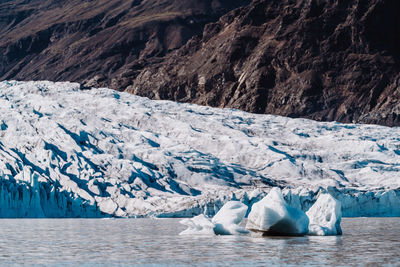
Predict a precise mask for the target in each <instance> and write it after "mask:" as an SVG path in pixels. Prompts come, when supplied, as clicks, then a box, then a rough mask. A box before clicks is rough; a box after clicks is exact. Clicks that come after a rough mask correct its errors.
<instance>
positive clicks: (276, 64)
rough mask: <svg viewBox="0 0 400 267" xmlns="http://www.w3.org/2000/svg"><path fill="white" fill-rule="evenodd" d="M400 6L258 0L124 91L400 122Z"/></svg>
mask: <svg viewBox="0 0 400 267" xmlns="http://www.w3.org/2000/svg"><path fill="white" fill-rule="evenodd" d="M398 10H400V2H399V1H396V0H371V1H363V0H346V1H341V0H256V1H253V2H252V3H251V4H249V5H248V6H246V7H242V8H238V9H236V10H234V11H231V12H230V13H228V14H226V15H225V16H223V17H222V18H221V19H220V20H219V21H218V22H216V23H212V24H208V25H207V26H206V27H205V29H204V32H203V35H202V36H201V37H195V38H193V39H191V40H190V41H189V42H188V43H187V44H186V45H185V46H184V47H182V48H181V49H179V50H178V51H175V52H173V53H171V54H169V55H167V56H166V57H165V58H164V59H163V60H162V61H160V62H158V63H154V64H151V65H148V66H146V67H145V68H144V69H142V70H141V71H140V74H139V75H138V76H137V77H136V79H135V80H134V82H133V84H132V85H130V86H129V87H128V88H127V91H129V92H132V93H135V94H139V95H143V96H148V97H150V98H155V99H172V100H176V101H182V102H194V103H198V104H202V105H211V106H217V107H233V108H238V109H243V110H245V111H249V112H256V113H272V114H279V115H284V116H291V117H306V118H312V119H316V120H337V121H341V122H361V123H377V124H383V125H389V126H393V125H397V126H399V125H400V16H398V15H397V12H398Z"/></svg>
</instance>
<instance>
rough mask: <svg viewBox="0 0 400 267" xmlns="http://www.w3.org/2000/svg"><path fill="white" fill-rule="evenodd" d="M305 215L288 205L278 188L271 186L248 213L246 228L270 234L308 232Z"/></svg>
mask: <svg viewBox="0 0 400 267" xmlns="http://www.w3.org/2000/svg"><path fill="white" fill-rule="evenodd" d="M308 224H309V220H308V217H307V215H306V214H305V213H304V212H303V211H301V210H299V209H296V208H293V207H290V206H289V205H288V204H287V203H286V201H285V199H284V198H283V196H282V193H281V190H280V189H279V188H273V189H271V191H270V192H269V193H268V195H267V196H266V197H264V198H263V199H262V200H261V201H259V202H257V203H255V204H254V205H253V207H252V208H251V212H250V213H249V216H248V220H247V224H246V228H247V229H249V230H251V231H256V232H262V233H265V234H272V235H303V234H307V232H308Z"/></svg>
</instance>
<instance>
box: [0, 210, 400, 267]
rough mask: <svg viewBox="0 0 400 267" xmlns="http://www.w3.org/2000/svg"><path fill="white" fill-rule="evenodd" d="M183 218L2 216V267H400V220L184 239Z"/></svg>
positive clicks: (345, 221) (356, 221)
mask: <svg viewBox="0 0 400 267" xmlns="http://www.w3.org/2000/svg"><path fill="white" fill-rule="evenodd" d="M179 220H180V219H2V220H0V223H1V227H0V237H1V239H0V240H1V241H0V265H1V266H43V265H45V266H276V265H285V266H304V265H307V266H326V265H335V266H360V265H364V266H365V265H369V266H382V265H388V266H399V265H400V218H344V219H343V221H342V229H343V236H330V237H314V236H303V237H258V238H254V237H250V236H211V237H210V236H179V235H178V234H179V232H181V231H182V230H184V229H185V228H186V227H185V226H183V225H180V224H179Z"/></svg>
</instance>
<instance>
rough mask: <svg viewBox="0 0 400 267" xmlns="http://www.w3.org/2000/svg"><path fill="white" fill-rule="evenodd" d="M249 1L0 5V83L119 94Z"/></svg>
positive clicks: (78, 0) (11, 1)
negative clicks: (74, 85) (76, 85)
mask: <svg viewBox="0 0 400 267" xmlns="http://www.w3.org/2000/svg"><path fill="white" fill-rule="evenodd" d="M249 2H250V1H249V0H190V1H182V0H146V1H143V0H68V1H66V0H31V1H24V0H8V1H1V2H0V79H1V80H4V79H18V80H42V79H46V80H53V81H59V80H67V81H77V82H81V83H85V84H86V85H87V86H96V87H99V86H108V87H111V88H114V89H123V88H125V87H126V86H128V85H129V84H131V83H132V79H134V78H135V76H136V74H137V70H138V69H141V68H142V67H143V66H145V65H147V64H148V61H149V59H151V58H156V57H162V56H164V55H165V54H166V53H168V52H169V51H172V50H174V49H177V48H179V47H181V46H182V45H184V44H185V43H186V42H187V41H188V40H189V39H190V38H191V37H192V36H194V35H198V34H201V33H202V31H203V28H204V25H205V24H206V23H209V22H214V21H217V20H218V19H219V18H220V17H221V16H222V15H223V14H225V13H227V12H228V11H230V10H232V9H234V8H237V7H239V6H241V5H245V4H248V3H249Z"/></svg>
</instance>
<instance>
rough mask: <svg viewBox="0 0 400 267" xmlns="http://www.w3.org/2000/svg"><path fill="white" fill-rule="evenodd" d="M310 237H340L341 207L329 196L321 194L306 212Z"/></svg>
mask: <svg viewBox="0 0 400 267" xmlns="http://www.w3.org/2000/svg"><path fill="white" fill-rule="evenodd" d="M306 214H307V216H308V218H309V219H310V226H309V234H310V235H341V234H342V228H341V227H340V221H341V219H342V207H341V204H340V202H339V201H338V200H336V199H335V198H334V197H332V196H331V195H330V194H327V193H325V194H321V195H320V196H319V197H318V199H317V201H316V202H315V204H314V205H313V206H311V208H310V209H309V210H308V211H307V213H306Z"/></svg>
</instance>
